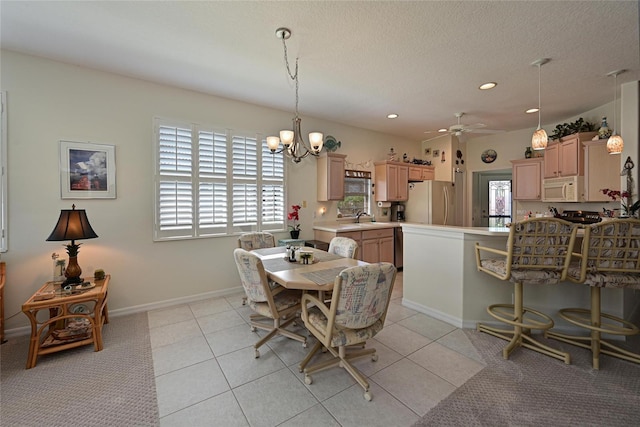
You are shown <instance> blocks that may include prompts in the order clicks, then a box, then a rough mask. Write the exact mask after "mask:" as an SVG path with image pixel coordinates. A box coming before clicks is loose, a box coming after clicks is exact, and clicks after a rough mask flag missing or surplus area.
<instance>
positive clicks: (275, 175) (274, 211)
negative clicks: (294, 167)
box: [262, 140, 285, 231]
mask: <svg viewBox="0 0 640 427" xmlns="http://www.w3.org/2000/svg"><path fill="white" fill-rule="evenodd" d="M284 199H285V197H284V156H283V155H282V153H280V154H272V153H271V150H269V147H267V141H266V140H263V141H262V229H263V230H265V231H270V230H271V231H276V230H282V229H283V228H284V226H285V218H284V203H285V200H284Z"/></svg>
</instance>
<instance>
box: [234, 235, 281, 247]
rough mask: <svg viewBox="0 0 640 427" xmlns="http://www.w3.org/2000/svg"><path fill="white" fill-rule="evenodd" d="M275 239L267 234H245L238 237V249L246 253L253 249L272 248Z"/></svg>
mask: <svg viewBox="0 0 640 427" xmlns="http://www.w3.org/2000/svg"><path fill="white" fill-rule="evenodd" d="M275 246H276V239H275V237H273V234H271V233H267V232H255V233H245V234H242V235H241V236H240V237H238V247H239V248H242V249H244V250H246V251H252V250H254V249H264V248H274V247H275Z"/></svg>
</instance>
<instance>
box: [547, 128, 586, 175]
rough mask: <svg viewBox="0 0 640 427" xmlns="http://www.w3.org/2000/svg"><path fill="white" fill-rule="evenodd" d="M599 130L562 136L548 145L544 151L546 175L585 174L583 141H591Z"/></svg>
mask: <svg viewBox="0 0 640 427" xmlns="http://www.w3.org/2000/svg"><path fill="white" fill-rule="evenodd" d="M596 134H597V132H580V133H574V134H573V135H569V136H565V137H563V138H560V140H559V141H558V142H553V143H551V144H549V145H548V146H547V148H546V149H545V152H544V177H545V178H557V177H561V176H576V175H577V176H581V175H584V153H583V150H582V144H581V143H582V142H585V141H589V140H590V139H591V138H593V137H594V136H595V135H596Z"/></svg>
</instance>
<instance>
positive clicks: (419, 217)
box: [405, 173, 463, 225]
mask: <svg viewBox="0 0 640 427" xmlns="http://www.w3.org/2000/svg"><path fill="white" fill-rule="evenodd" d="M454 175H455V177H456V182H450V181H423V182H415V183H412V184H410V185H409V200H407V202H406V203H405V206H406V208H405V217H406V221H407V222H414V223H421V224H441V225H462V202H463V201H462V197H463V191H462V183H463V176H462V174H458V173H456V174H454Z"/></svg>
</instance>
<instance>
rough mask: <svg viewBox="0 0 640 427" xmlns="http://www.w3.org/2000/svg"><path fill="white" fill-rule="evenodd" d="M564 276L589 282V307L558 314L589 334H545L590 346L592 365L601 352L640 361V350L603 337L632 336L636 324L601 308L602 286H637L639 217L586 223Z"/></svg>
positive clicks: (596, 365)
mask: <svg viewBox="0 0 640 427" xmlns="http://www.w3.org/2000/svg"><path fill="white" fill-rule="evenodd" d="M574 258H577V259H578V261H577V262H574V263H572V264H571V266H570V267H569V270H568V276H567V278H568V279H569V280H570V281H572V282H575V283H581V284H585V285H589V286H590V289H591V309H590V310H589V309H583V308H564V309H562V310H560V313H559V315H560V317H562V318H563V319H565V320H566V321H567V322H569V323H572V324H574V325H576V326H579V327H581V328H585V329H588V330H589V331H590V334H589V336H586V337H582V336H574V335H567V334H563V333H559V332H555V331H548V332H546V333H545V335H546V336H547V337H549V338H555V339H557V340H560V341H564V342H567V343H569V344H573V345H577V346H579V347H583V348H588V349H591V353H592V357H593V368H594V369H600V354H601V353H602V354H607V355H609V356H614V357H618V358H620V359H624V360H628V361H631V362H635V363H640V354H637V353H632V352H630V351H627V350H625V349H622V348H620V347H619V346H616V345H614V344H612V343H610V342H608V341H605V340H603V339H602V336H601V335H602V334H603V333H604V334H611V335H619V336H631V335H637V334H639V333H640V329H639V328H638V326H636V325H634V324H633V323H631V322H628V321H626V320H624V319H621V318H619V317H616V316H613V315H611V314H606V313H602V312H601V299H600V292H601V289H602V288H633V289H640V220H637V219H616V220H613V221H607V222H604V223H598V224H593V225H589V226H587V227H585V233H584V238H583V241H582V250H581V252H580V253H579V254H574Z"/></svg>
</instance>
